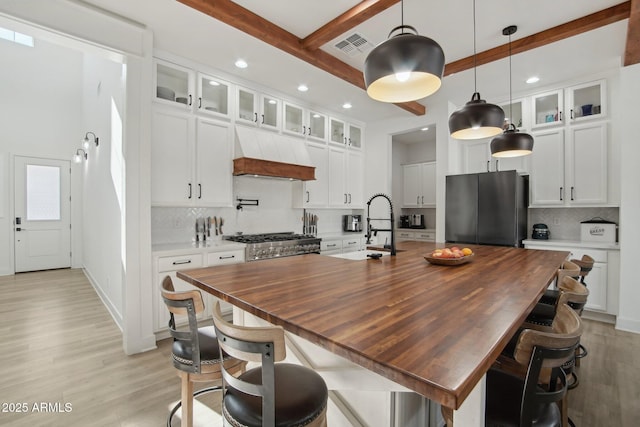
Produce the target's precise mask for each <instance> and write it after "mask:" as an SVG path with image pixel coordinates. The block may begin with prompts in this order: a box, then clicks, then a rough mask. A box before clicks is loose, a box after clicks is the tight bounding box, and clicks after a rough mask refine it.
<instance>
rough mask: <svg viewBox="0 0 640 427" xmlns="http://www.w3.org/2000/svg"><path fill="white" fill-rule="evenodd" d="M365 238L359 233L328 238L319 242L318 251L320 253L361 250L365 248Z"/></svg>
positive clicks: (332, 253)
mask: <svg viewBox="0 0 640 427" xmlns="http://www.w3.org/2000/svg"><path fill="white" fill-rule="evenodd" d="M365 241H366V239H365V238H364V237H362V236H361V235H357V236H353V237H351V238H348V239H344V238H329V239H322V241H321V242H320V253H321V254H322V255H335V254H345V253H348V252H354V251H361V250H364V248H365Z"/></svg>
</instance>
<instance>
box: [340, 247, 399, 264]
mask: <svg viewBox="0 0 640 427" xmlns="http://www.w3.org/2000/svg"><path fill="white" fill-rule="evenodd" d="M371 254H380V256H390V255H391V252H388V251H387V252H383V251H373V250H369V249H367V250H364V251H355V252H347V253H344V254H335V255H329V256H332V257H334V258H343V259H350V260H353V261H362V260H368V259H371V260H373V258H371V257H369V256H368V255H371Z"/></svg>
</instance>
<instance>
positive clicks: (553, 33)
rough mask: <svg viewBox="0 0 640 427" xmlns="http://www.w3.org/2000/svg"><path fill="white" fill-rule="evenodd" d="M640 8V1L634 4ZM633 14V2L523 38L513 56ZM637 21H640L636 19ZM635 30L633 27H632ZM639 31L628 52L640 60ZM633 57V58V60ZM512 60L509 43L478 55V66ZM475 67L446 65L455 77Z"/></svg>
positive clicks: (470, 62)
mask: <svg viewBox="0 0 640 427" xmlns="http://www.w3.org/2000/svg"><path fill="white" fill-rule="evenodd" d="M632 1H633V2H634V3H635V4H636V8H637V9H638V8H640V7H638V3H640V0H632ZM630 10H631V1H627V2H624V3H620V4H618V5H616V6H612V7H610V8H607V9H603V10H601V11H599V12H595V13H592V14H590V15H587V16H583V17H582V18H578V19H574V20H573V21H570V22H567V23H565V24H561V25H558V26H557V27H553V28H549V29H548V30H544V31H541V32H539V33H536V34H532V35H530V36H527V37H523V38H521V39H518V40H514V41H513V42H512V44H511V49H512V53H513V54H517V53H522V52H526V51H528V50H531V49H536V48H538V47H541V46H544V45H547V44H550V43H554V42H557V41H560V40H563V39H566V38H569V37H573V36H576V35H578V34H581V33H585V32H587V31H591V30H595V29H596V28H600V27H603V26H605V25H609V24H612V23H614V22H618V21H621V20H623V19H627V18H629V14H630ZM636 19H639V18H638V17H637V16H636ZM629 25H630V27H631V23H630V24H629ZM634 27H635V29H636V38H635V41H634V40H632V41H631V43H630V42H629V35H627V51H629V50H630V44H631V45H632V46H631V50H635V55H636V59H637V57H638V56H639V55H640V50H639V49H640V48H639V47H638V38H637V37H638V35H639V34H638V28H639V27H640V25H635V26H634ZM632 55H633V53H631V54H630V56H632ZM508 56H509V43H506V44H503V45H501V46H497V47H494V48H492V49H489V50H485V51H484V52H479V53H478V54H477V55H475V65H476V66H477V65H483V64H488V63H490V62H493V61H497V60H499V59H502V58H506V57H508ZM473 67H474V57H473V55H472V56H468V57H466V58H462V59H459V60H457V61H453V62H450V63H448V64H446V65H445V68H444V75H445V76H448V75H451V74H454V73H459V72H461V71H465V70H468V69H471V68H473Z"/></svg>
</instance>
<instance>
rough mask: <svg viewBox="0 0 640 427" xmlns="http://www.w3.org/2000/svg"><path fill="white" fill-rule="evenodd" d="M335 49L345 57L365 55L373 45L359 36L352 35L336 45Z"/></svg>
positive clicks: (356, 34)
mask: <svg viewBox="0 0 640 427" xmlns="http://www.w3.org/2000/svg"><path fill="white" fill-rule="evenodd" d="M334 46H335V48H336V49H338V50H340V51H342V52H343V53H344V54H345V55H347V56H356V55H359V54H361V53H366V52H368V51H370V50H371V49H372V48H373V44H372V43H371V42H370V41H369V40H367V38H366V37H364V36H363V35H361V34H358V33H353V34H351V35H350V36H349V37H347V38H345V39H343V40H340V41H339V42H338V43H336V44H335V45H334Z"/></svg>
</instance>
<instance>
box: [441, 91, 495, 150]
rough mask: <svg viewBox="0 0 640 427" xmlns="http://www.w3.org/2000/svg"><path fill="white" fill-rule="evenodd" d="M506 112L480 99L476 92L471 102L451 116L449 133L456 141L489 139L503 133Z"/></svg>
mask: <svg viewBox="0 0 640 427" xmlns="http://www.w3.org/2000/svg"><path fill="white" fill-rule="evenodd" d="M503 124H504V111H503V110H502V108H500V107H498V106H497V105H494V104H488V103H487V101H485V100H484V99H480V94H479V93H478V92H475V93H474V94H473V96H472V97H471V101H469V102H467V103H466V104H465V106H464V107H462V108H461V109H459V110H457V111H454V112H453V113H452V114H451V116H449V133H450V134H451V137H452V138H456V139H479V138H488V137H490V136H494V135H497V134H499V133H500V132H502V126H503Z"/></svg>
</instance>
